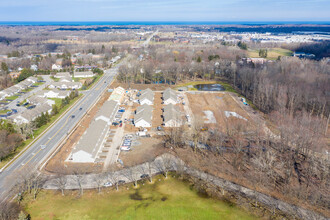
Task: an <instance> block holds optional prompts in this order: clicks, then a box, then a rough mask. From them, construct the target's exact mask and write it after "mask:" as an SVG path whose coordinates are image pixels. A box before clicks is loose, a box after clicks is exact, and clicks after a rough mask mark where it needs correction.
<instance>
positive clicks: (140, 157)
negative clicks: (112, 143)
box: [119, 137, 166, 167]
mask: <svg viewBox="0 0 330 220" xmlns="http://www.w3.org/2000/svg"><path fill="white" fill-rule="evenodd" d="M137 141H138V142H140V143H141V144H140V145H138V146H132V150H131V151H128V152H125V151H122V152H120V155H119V159H121V160H122V161H123V162H124V166H125V167H129V166H134V165H136V164H141V163H143V162H146V161H149V160H150V161H151V160H153V159H154V158H155V157H157V156H159V155H161V154H163V153H164V152H166V148H164V147H163V146H162V145H161V142H162V140H161V139H160V138H153V137H150V138H147V137H145V138H144V137H141V138H139V139H138V140H137Z"/></svg>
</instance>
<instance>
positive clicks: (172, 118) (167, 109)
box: [163, 103, 183, 127]
mask: <svg viewBox="0 0 330 220" xmlns="http://www.w3.org/2000/svg"><path fill="white" fill-rule="evenodd" d="M163 120H164V126H165V127H180V126H181V125H182V124H183V120H182V113H181V112H180V108H179V107H178V106H177V105H173V104H172V103H170V104H168V105H166V106H164V108H163Z"/></svg>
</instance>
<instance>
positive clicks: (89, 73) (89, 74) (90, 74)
mask: <svg viewBox="0 0 330 220" xmlns="http://www.w3.org/2000/svg"><path fill="white" fill-rule="evenodd" d="M94 76H95V74H94V73H93V72H92V71H86V72H74V73H73V77H75V78H91V77H94Z"/></svg>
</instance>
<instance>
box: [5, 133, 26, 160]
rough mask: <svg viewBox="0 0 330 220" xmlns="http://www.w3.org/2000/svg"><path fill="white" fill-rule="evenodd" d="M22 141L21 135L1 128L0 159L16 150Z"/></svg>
mask: <svg viewBox="0 0 330 220" xmlns="http://www.w3.org/2000/svg"><path fill="white" fill-rule="evenodd" d="M21 142H22V137H21V135H19V134H16V133H13V132H8V131H7V130H0V161H1V160H3V159H5V158H6V157H7V156H8V155H9V154H11V153H13V152H15V150H16V148H17V147H18V146H19V145H20V144H21Z"/></svg>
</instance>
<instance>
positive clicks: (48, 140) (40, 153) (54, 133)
mask: <svg viewBox="0 0 330 220" xmlns="http://www.w3.org/2000/svg"><path fill="white" fill-rule="evenodd" d="M119 65H120V64H119ZM119 65H118V66H116V67H114V68H111V69H109V70H106V71H105V73H104V75H103V76H102V77H101V78H100V80H99V81H98V82H97V83H96V84H95V85H94V86H93V87H92V88H91V89H90V90H89V91H86V92H85V95H84V96H83V97H82V98H81V99H80V100H79V101H78V102H77V103H76V104H75V105H74V106H73V107H72V108H71V109H70V110H69V111H67V112H66V114H65V115H64V116H62V117H61V118H60V119H59V120H58V121H57V122H56V124H55V125H54V126H53V127H51V128H50V129H49V130H48V131H47V132H46V133H45V134H44V135H43V136H42V137H41V138H40V139H39V140H37V141H36V142H35V143H34V144H33V145H31V146H30V147H29V148H28V149H27V150H26V151H25V152H24V153H23V154H22V155H20V156H19V157H18V158H17V159H16V160H15V161H14V162H13V163H12V164H10V165H9V166H8V167H6V168H5V169H4V170H3V171H2V172H1V173H0V201H2V200H3V199H6V198H7V197H8V196H9V195H10V194H9V190H10V189H11V188H12V187H13V185H14V181H13V179H12V178H10V177H11V175H14V176H15V174H16V172H19V171H20V170H21V169H23V168H24V167H26V166H28V167H29V170H31V171H33V169H34V170H36V169H37V168H38V166H39V165H40V164H41V163H42V162H43V161H44V160H45V159H46V158H47V157H48V156H50V155H51V154H52V152H54V150H55V149H56V147H57V146H58V144H59V143H60V142H61V141H62V140H63V139H64V138H66V136H67V135H68V134H69V132H70V131H71V130H72V129H73V128H74V126H75V125H76V124H77V123H78V122H79V120H80V119H81V118H82V117H83V116H84V114H85V113H86V112H87V110H89V109H90V107H92V106H93V105H94V104H95V103H96V101H97V100H98V98H99V97H100V96H101V94H102V93H103V92H104V91H105V90H106V89H107V87H108V85H109V83H110V82H111V81H112V80H113V79H114V77H115V76H116V74H117V72H118V67H119Z"/></svg>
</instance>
